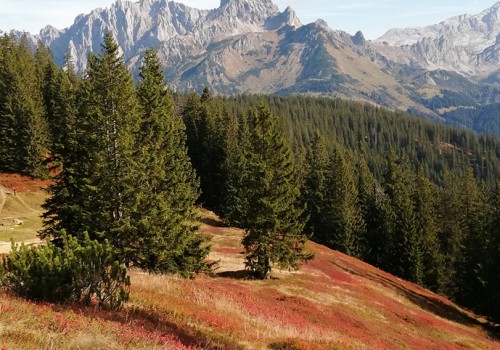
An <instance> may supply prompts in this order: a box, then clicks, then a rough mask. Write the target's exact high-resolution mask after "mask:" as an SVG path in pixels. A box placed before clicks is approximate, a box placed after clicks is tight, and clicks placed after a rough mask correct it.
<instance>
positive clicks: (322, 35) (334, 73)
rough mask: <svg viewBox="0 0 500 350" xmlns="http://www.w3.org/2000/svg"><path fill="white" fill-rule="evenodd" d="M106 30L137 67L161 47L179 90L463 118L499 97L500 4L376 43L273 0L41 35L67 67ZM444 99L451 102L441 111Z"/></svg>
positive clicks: (227, 2) (160, 1) (93, 16)
mask: <svg viewBox="0 0 500 350" xmlns="http://www.w3.org/2000/svg"><path fill="white" fill-rule="evenodd" d="M106 31H110V32H111V33H112V35H113V36H114V37H115V38H116V40H117V41H118V43H119V45H120V47H121V49H122V52H123V54H124V57H125V59H126V61H127V63H128V64H129V65H130V67H131V68H132V69H134V70H135V71H136V70H137V67H138V65H139V64H140V61H141V57H142V54H143V53H144V50H145V49H146V48H148V47H154V48H156V49H158V51H159V55H160V58H161V60H162V63H163V64H164V67H165V72H166V75H167V79H168V81H169V83H170V84H172V86H173V87H174V88H175V89H177V90H181V91H183V90H188V89H196V90H198V91H201V90H202V89H203V88H204V87H205V86H209V87H210V88H211V90H213V91H214V92H217V93H223V94H235V93H241V92H250V93H265V94H280V95H286V94H293V93H301V94H313V95H324V96H330V97H332V96H335V97H342V98H347V99H353V100H358V101H365V102H369V103H373V104H376V105H383V106H387V107H389V108H392V109H395V110H402V111H409V112H411V113H414V114H417V115H420V116H424V117H428V118H431V119H434V120H438V121H444V122H449V123H456V121H455V120H456V118H452V119H450V120H446V117H447V113H448V112H450V111H453V110H456V109H463V108H466V109H467V108H468V109H470V108H477V107H480V106H487V105H489V104H494V103H500V84H499V82H500V78H499V77H500V2H499V3H497V4H495V5H493V6H492V7H491V8H488V9H486V10H484V11H483V12H481V13H480V14H478V15H460V16H457V17H454V18H451V19H448V20H446V21H443V22H441V23H439V24H436V25H432V26H428V27H424V28H408V29H393V30H390V31H388V32H387V33H386V34H385V35H384V36H382V37H381V38H379V39H377V40H376V41H373V42H372V41H367V40H365V38H364V37H363V34H362V33H361V32H358V33H356V34H355V35H350V34H348V33H346V32H343V31H340V30H332V29H330V28H329V27H328V26H327V24H326V23H325V22H324V21H322V20H317V21H316V22H314V23H310V24H307V25H302V24H301V22H300V20H299V19H298V18H297V15H296V14H295V12H294V11H293V10H292V9H291V8H290V7H288V8H286V9H285V10H284V11H282V12H280V11H279V9H278V7H277V6H276V5H275V4H274V3H273V2H272V0H222V1H221V3H220V6H219V7H218V8H215V9H212V10H198V9H195V8H191V7H189V6H186V5H183V4H180V3H176V2H171V1H168V0H140V1H138V2H130V1H124V0H118V1H117V2H115V3H114V4H113V5H112V6H111V7H109V8H101V9H96V10H94V11H92V12H91V13H90V14H86V15H80V16H78V17H77V18H76V19H75V21H74V23H73V25H72V26H70V27H69V28H66V29H64V30H58V29H56V28H54V27H51V26H47V27H45V28H44V29H42V31H41V32H40V34H39V35H38V36H37V38H39V39H40V40H42V41H43V42H44V43H45V44H47V45H48V46H49V47H50V48H51V49H52V51H53V53H54V56H55V58H56V61H57V62H58V63H59V64H62V63H63V61H64V57H65V52H66V51H69V52H70V53H71V56H72V57H73V59H74V61H75V64H76V66H77V68H78V70H79V71H80V72H83V71H84V69H85V66H86V64H87V58H88V54H89V53H90V52H99V51H100V44H101V41H102V38H103V36H104V33H105V32H106ZM450 95H453V96H454V97H453V103H450V99H449V98H448V97H449V96H450ZM436 98H443V99H445V100H446V101H447V102H446V105H447V106H446V107H443V108H435V105H436V104H435V103H434V102H435V99H436ZM441 104H442V103H441ZM438 105H439V104H438ZM461 125H474V123H473V122H471V121H467V122H465V123H461Z"/></svg>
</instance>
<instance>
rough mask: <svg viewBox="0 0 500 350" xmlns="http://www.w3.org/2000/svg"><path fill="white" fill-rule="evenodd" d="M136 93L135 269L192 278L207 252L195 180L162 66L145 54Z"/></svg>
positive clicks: (155, 57)
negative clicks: (138, 109)
mask: <svg viewBox="0 0 500 350" xmlns="http://www.w3.org/2000/svg"><path fill="white" fill-rule="evenodd" d="M139 75H140V79H141V80H140V82H139V84H138V87H137V94H138V97H139V102H140V106H141V115H142V119H141V127H140V129H139V133H138V145H137V148H138V153H137V154H136V162H137V163H138V166H139V167H140V169H139V171H138V173H137V175H138V177H139V179H137V182H138V183H139V186H137V192H136V197H137V200H138V203H137V204H136V208H137V212H136V213H135V214H136V215H137V217H136V218H134V221H137V222H138V223H139V226H138V232H137V239H136V241H135V243H134V249H136V252H134V254H133V256H134V259H135V262H136V264H137V265H138V266H141V267H143V268H146V269H148V270H150V271H154V272H173V273H180V274H183V275H190V274H192V273H193V272H197V271H199V270H201V269H202V268H203V263H202V261H203V259H204V258H205V257H206V255H207V253H208V248H207V246H206V244H205V239H204V238H203V237H202V236H201V235H200V234H199V233H198V231H197V226H196V224H195V222H196V221H197V211H196V208H195V201H196V199H197V197H198V191H197V189H198V186H199V185H198V181H197V179H196V177H195V174H194V171H193V169H192V167H191V163H190V161H189V157H188V154H187V148H186V136H185V130H184V126H183V123H182V121H181V119H180V118H178V117H176V116H174V111H173V99H172V95H171V93H170V91H169V90H168V89H167V87H166V86H165V83H164V75H163V72H162V68H161V64H160V62H159V60H158V57H157V55H156V53H155V52H154V51H153V50H147V51H146V53H145V57H144V63H143V65H142V66H141V68H140V74H139Z"/></svg>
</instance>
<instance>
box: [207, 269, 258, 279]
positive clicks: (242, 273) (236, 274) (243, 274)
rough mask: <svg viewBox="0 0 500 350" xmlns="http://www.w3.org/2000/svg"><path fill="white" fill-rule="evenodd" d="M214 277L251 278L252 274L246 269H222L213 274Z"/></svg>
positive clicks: (252, 277)
mask: <svg viewBox="0 0 500 350" xmlns="http://www.w3.org/2000/svg"><path fill="white" fill-rule="evenodd" d="M215 276H216V277H221V278H231V279H236V280H253V279H254V276H253V275H252V273H251V272H250V271H248V270H237V271H222V272H217V273H216V274H215Z"/></svg>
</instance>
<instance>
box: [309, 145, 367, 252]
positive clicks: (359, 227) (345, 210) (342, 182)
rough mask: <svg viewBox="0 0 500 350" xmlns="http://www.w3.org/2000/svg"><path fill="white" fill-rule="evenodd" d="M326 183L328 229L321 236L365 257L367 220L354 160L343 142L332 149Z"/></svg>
mask: <svg viewBox="0 0 500 350" xmlns="http://www.w3.org/2000/svg"><path fill="white" fill-rule="evenodd" d="M326 184H327V186H326V188H327V192H326V200H325V204H326V206H325V208H324V209H323V215H324V216H325V218H324V220H326V230H324V232H318V233H317V235H318V238H319V239H320V240H321V241H323V242H325V243H326V244H327V245H328V246H329V247H331V248H333V249H336V250H339V251H341V252H343V253H345V254H348V255H351V256H355V257H361V255H362V249H361V241H362V238H363V234H364V230H365V222H364V219H363V216H362V213H361V209H360V206H359V202H358V187H357V183H356V179H355V175H354V168H353V164H352V162H351V161H350V159H349V155H348V154H347V152H346V151H345V150H344V149H341V148H340V146H337V147H335V148H334V149H333V151H332V155H331V157H330V161H329V169H328V173H327V180H326Z"/></svg>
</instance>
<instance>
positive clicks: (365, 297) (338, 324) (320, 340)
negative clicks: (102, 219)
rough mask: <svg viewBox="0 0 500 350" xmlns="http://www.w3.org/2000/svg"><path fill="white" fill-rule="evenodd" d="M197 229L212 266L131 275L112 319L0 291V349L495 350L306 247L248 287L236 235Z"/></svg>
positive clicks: (410, 293)
mask: <svg viewBox="0 0 500 350" xmlns="http://www.w3.org/2000/svg"><path fill="white" fill-rule="evenodd" d="M203 215H204V216H205V218H206V216H207V215H208V214H207V213H204V214H203ZM202 230H203V231H204V232H206V233H207V234H209V235H210V236H212V238H213V251H212V254H211V256H210V259H211V260H214V261H218V262H219V266H220V269H219V270H216V271H214V273H212V274H209V275H204V276H198V278H196V279H194V280H184V279H180V278H176V277H172V276H159V275H148V274H145V273H143V272H140V271H132V290H131V300H130V302H129V303H128V304H127V306H126V307H125V309H124V310H123V311H121V312H108V311H99V310H96V309H93V308H89V309H86V308H80V307H72V306H54V305H49V304H39V303H32V302H27V301H24V300H22V299H19V298H15V297H12V296H8V295H6V294H0V347H1V346H4V348H6V349H19V348H22V349H39V348H58V349H72V348H80V349H228V350H229V349H269V348H270V349H304V350H305V349H311V350H313V349H314V350H316V349H383V350H393V349H394V350H396V349H431V350H432V349H436V350H438V349H439V350H441V349H450V350H451V349H456V350H458V349H484V350H486V349H500V344H499V343H498V342H497V340H496V339H497V335H495V334H494V333H493V331H492V330H491V329H490V328H487V327H486V325H485V324H484V321H481V319H479V318H478V317H477V316H475V315H474V314H472V313H471V312H469V311H467V310H464V309H461V308H459V307H458V306H456V305H455V304H453V303H452V302H450V301H449V300H447V299H446V298H443V297H441V296H438V295H436V294H434V293H432V292H430V291H427V290H425V289H423V288H421V287H419V286H417V285H414V284H412V283H408V282H405V281H402V280H400V279H398V278H396V277H394V276H392V275H390V274H387V273H385V272H382V271H380V270H378V269H376V268H374V267H372V266H370V265H368V264H365V263H363V262H361V261H358V260H356V259H353V258H350V257H348V256H346V255H343V254H341V253H338V252H335V251H331V250H329V249H327V248H325V247H323V246H320V245H317V244H314V243H309V244H308V249H309V250H310V251H312V252H314V253H315V254H316V259H315V260H313V261H310V262H309V263H308V264H306V265H304V266H303V267H302V269H301V270H300V271H298V272H288V271H275V272H273V274H272V276H271V279H269V280H265V281H255V280H250V279H248V275H247V274H245V273H244V263H243V256H242V254H241V252H242V248H241V246H240V245H239V242H240V240H241V237H242V232H241V230H237V229H234V228H229V227H224V226H222V225H220V224H218V223H217V222H216V218H215V217H213V214H210V220H204V224H203V225H202Z"/></svg>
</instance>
